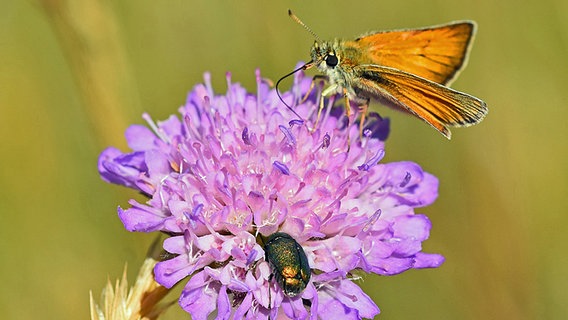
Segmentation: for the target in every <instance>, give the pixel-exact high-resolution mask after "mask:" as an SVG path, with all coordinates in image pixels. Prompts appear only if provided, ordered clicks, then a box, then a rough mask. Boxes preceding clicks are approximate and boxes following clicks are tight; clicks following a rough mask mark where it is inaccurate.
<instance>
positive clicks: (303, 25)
mask: <svg viewBox="0 0 568 320" xmlns="http://www.w3.org/2000/svg"><path fill="white" fill-rule="evenodd" d="M288 15H289V16H290V18H292V20H294V21H296V23H298V24H299V25H301V26H302V27H304V29H306V30H307V31H308V32H309V33H311V35H312V36H314V38H316V40H317V41H319V42H321V39H320V37H318V35H317V34H316V33H315V32H313V31H312V29H310V27H308V26H307V25H306V24H305V23H303V22H302V20H300V18H298V17H296V15H295V14H293V13H292V10H290V9H288Z"/></svg>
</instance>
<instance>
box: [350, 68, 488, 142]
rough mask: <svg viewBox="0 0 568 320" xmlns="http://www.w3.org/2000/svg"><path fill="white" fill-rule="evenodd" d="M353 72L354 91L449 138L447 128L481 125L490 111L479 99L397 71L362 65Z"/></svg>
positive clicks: (352, 84)
mask: <svg viewBox="0 0 568 320" xmlns="http://www.w3.org/2000/svg"><path fill="white" fill-rule="evenodd" d="M354 73H355V75H356V77H355V78H354V81H353V82H352V83H350V85H351V86H352V87H353V88H354V89H355V92H357V93H359V94H361V95H362V96H368V95H370V96H372V97H375V98H378V99H379V100H382V99H386V100H387V101H388V102H390V103H391V104H392V105H393V106H395V107H398V108H402V109H403V110H405V111H408V112H410V113H412V114H414V115H416V116H417V117H419V118H420V119H422V120H424V121H426V122H427V123H429V124H430V125H431V126H433V127H434V128H436V130H438V131H439V132H440V133H442V134H443V135H444V136H446V137H447V138H448V139H450V137H451V132H450V130H449V129H448V126H452V127H466V126H470V125H473V124H476V123H479V122H480V121H481V120H482V119H483V118H484V117H485V115H486V114H487V111H488V110H487V106H486V104H485V102H483V101H482V100H480V99H478V98H476V97H473V96H470V95H468V94H465V93H462V92H459V91H456V90H453V89H450V88H448V87H445V86H443V85H440V84H438V83H435V82H433V81H429V80H427V79H424V78H421V77H417V76H415V75H413V74H410V73H408V72H404V71H401V70H397V69H394V68H389V67H383V66H377V65H360V66H357V67H355V68H354Z"/></svg>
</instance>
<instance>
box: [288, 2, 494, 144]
mask: <svg viewBox="0 0 568 320" xmlns="http://www.w3.org/2000/svg"><path fill="white" fill-rule="evenodd" d="M288 14H289V15H290V17H291V18H292V19H294V20H295V21H296V22H298V23H299V24H300V25H302V26H303V27H304V28H306V29H307V30H308V31H309V32H310V33H312V35H314V37H315V38H316V39H317V40H316V42H315V44H314V45H313V46H312V48H311V58H312V60H311V61H310V62H308V63H307V64H305V65H304V66H303V67H301V68H300V69H303V70H306V69H309V68H312V67H314V66H315V67H317V68H318V69H319V71H321V72H323V73H324V74H325V76H326V78H327V79H328V80H329V84H330V85H329V87H327V88H326V89H324V90H323V92H322V95H323V96H328V95H331V94H333V93H342V94H343V95H344V96H345V99H346V105H347V108H346V109H347V116H349V115H350V108H349V100H352V101H355V102H357V103H361V104H362V105H367V104H368V102H369V99H370V98H374V99H377V100H379V101H380V102H383V103H384V104H386V105H388V106H392V107H395V108H398V109H402V110H404V111H407V112H409V113H411V114H413V115H415V116H417V117H418V118H420V119H422V120H424V121H426V122H427V123H428V124H430V125H431V126H432V127H434V128H435V129H436V130H438V131H439V132H440V133H442V134H443V135H444V136H445V137H446V138H448V139H450V138H451V132H450V130H449V129H448V126H451V127H466V126H470V125H473V124H476V123H479V122H480V121H481V120H482V119H483V118H484V117H485V115H486V114H487V111H488V110H487V106H486V104H485V102H483V101H482V100H480V99H478V98H476V97H473V96H471V95H468V94H466V93H463V92H459V91H456V90H453V89H450V88H449V87H447V85H449V84H450V82H451V81H452V80H453V79H455V78H456V77H457V75H458V74H459V71H460V70H461V69H463V68H464V67H465V64H466V61H467V55H468V53H469V49H470V47H471V42H472V40H473V36H474V34H475V28H476V27H475V23H474V22H473V21H462V22H452V23H449V24H446V25H441V26H434V27H427V28H422V29H408V30H395V31H384V32H377V33H373V34H369V35H364V36H361V37H359V38H357V39H355V40H339V39H335V40H333V41H321V40H319V38H318V37H317V36H316V35H315V34H314V33H313V32H312V31H311V30H310V29H309V28H308V27H307V26H306V25H305V24H304V23H303V22H301V21H300V20H299V19H298V18H297V17H296V16H295V15H294V14H293V13H292V12H291V11H290V10H289V11H288ZM300 69H298V70H300ZM295 71H297V70H295ZM320 108H321V107H320ZM320 111H321V110H320ZM363 115H364V114H363Z"/></svg>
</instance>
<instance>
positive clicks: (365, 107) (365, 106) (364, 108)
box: [359, 98, 371, 139]
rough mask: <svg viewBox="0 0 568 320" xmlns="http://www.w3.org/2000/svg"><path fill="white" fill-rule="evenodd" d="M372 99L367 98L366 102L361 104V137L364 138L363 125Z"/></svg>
mask: <svg viewBox="0 0 568 320" xmlns="http://www.w3.org/2000/svg"><path fill="white" fill-rule="evenodd" d="M370 101H371V100H370V99H368V98H367V99H366V100H365V103H364V104H362V105H361V107H360V108H361V120H360V122H359V138H360V139H363V126H364V124H365V119H366V118H367V113H368V111H369V102H370Z"/></svg>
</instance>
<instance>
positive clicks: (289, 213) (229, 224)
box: [98, 71, 444, 319]
mask: <svg viewBox="0 0 568 320" xmlns="http://www.w3.org/2000/svg"><path fill="white" fill-rule="evenodd" d="M256 79H257V87H258V88H257V93H256V94H251V93H247V92H246V90H245V89H243V88H242V87H241V86H240V85H239V84H235V83H232V82H231V77H230V75H227V82H228V91H227V93H226V94H225V95H216V94H215V93H214V92H213V89H212V87H211V82H210V76H209V74H206V75H205V84H199V85H197V86H196V87H195V88H194V89H193V90H192V91H191V92H190V93H189V95H188V98H187V101H186V103H185V105H183V106H182V107H181V108H180V109H179V112H180V113H181V117H180V118H178V117H176V116H171V117H170V118H168V119H167V120H165V121H163V122H157V123H155V122H154V121H153V120H152V119H151V118H150V117H149V116H148V115H146V114H145V115H144V118H145V119H146V121H147V122H148V123H149V126H150V127H151V129H152V130H150V129H148V128H147V127H145V126H140V125H134V126H131V127H130V128H129V129H128V130H127V132H126V139H127V141H128V145H129V147H130V148H131V149H132V152H128V153H123V152H121V151H119V150H117V149H115V148H108V149H107V150H105V151H104V152H103V153H102V154H101V156H100V158H99V164H98V166H99V172H100V174H101V177H102V178H103V179H104V180H106V181H108V182H111V183H115V184H120V185H124V186H127V187H130V188H134V189H137V190H139V191H141V192H142V193H143V194H145V195H147V196H148V198H149V200H148V201H147V202H146V203H139V202H136V201H134V200H131V201H130V205H131V206H130V207H129V208H126V209H123V208H120V207H119V208H118V215H119V217H120V219H121V220H122V222H123V224H124V226H125V228H126V229H127V230H129V231H137V232H154V231H160V232H163V233H166V234H167V235H169V237H168V238H167V239H166V240H165V241H164V243H163V248H164V249H165V250H166V251H167V252H169V253H171V254H172V255H173V256H174V257H173V258H170V259H168V260H164V261H161V262H159V263H158V264H157V265H156V267H155V269H154V274H155V278H156V281H157V282H158V283H160V284H161V285H163V286H165V287H166V288H171V287H172V286H174V285H175V284H177V283H179V282H182V281H184V282H185V287H184V288H183V290H182V294H181V296H180V298H179V304H180V305H181V307H182V308H183V309H184V310H186V311H187V312H189V313H190V314H191V315H192V317H193V319H206V318H208V316H210V315H211V314H212V313H214V312H216V315H217V317H218V318H219V319H228V318H233V319H243V318H246V319H251V318H255V319H268V318H270V319H276V318H278V317H280V316H287V317H289V318H292V319H307V318H310V319H316V318H322V319H326V318H328V316H329V317H335V318H342V319H343V318H351V319H360V318H373V317H374V316H375V315H376V314H378V313H379V309H378V307H377V305H376V304H375V303H374V302H373V301H372V300H371V299H370V298H369V296H368V295H366V294H365V293H364V292H363V291H362V290H361V288H360V287H359V286H358V285H357V284H356V283H355V282H354V280H356V279H357V276H356V275H355V274H354V272H356V271H358V270H363V271H365V272H372V273H376V274H380V275H394V274H398V273H401V272H403V271H406V270H408V269H413V268H414V269H418V268H430V267H438V266H440V265H441V264H442V262H443V260H444V258H443V257H442V256H440V255H438V254H428V253H423V252H422V247H421V245H422V241H424V240H426V239H427V238H428V236H429V231H430V227H431V224H430V221H429V220H428V218H427V217H426V216H425V215H421V214H415V213H414V208H418V207H423V206H427V205H429V204H431V203H432V202H433V201H434V200H435V198H436V197H437V188H438V180H437V179H436V178H435V177H434V176H433V175H431V174H428V173H426V172H424V171H423V170H422V169H421V168H420V166H418V165H417V164H415V163H412V162H393V163H380V160H381V159H382V158H383V155H384V140H385V138H386V135H387V133H388V125H389V123H388V120H384V119H381V118H380V117H378V115H376V114H371V115H370V116H369V117H368V118H369V119H370V120H368V121H367V123H366V124H365V128H364V130H363V135H362V136H360V133H359V124H354V123H352V121H347V119H346V117H345V113H344V110H343V108H342V107H341V106H336V105H335V103H334V102H335V97H331V98H330V99H329V100H327V106H326V108H325V110H324V112H323V114H322V115H321V119H319V121H317V126H316V125H315V123H316V118H317V113H318V112H317V109H318V108H317V106H318V105H319V104H318V102H319V96H320V95H319V94H318V93H317V92H312V93H310V94H309V96H308V97H307V99H305V101H302V100H303V99H302V97H304V96H305V95H306V93H307V92H308V91H309V90H310V89H309V88H310V84H311V81H312V80H311V79H310V78H306V77H305V76H304V75H303V73H301V72H300V73H297V74H296V76H295V78H294V84H293V87H292V89H291V90H290V91H289V92H285V93H284V94H283V95H282V97H283V100H284V101H286V103H287V104H288V105H295V107H294V110H295V111H296V112H297V114H298V115H300V117H301V118H302V120H299V119H294V115H293V114H292V113H291V112H290V110H287V109H286V107H284V106H283V104H282V102H281V101H280V100H279V98H278V96H277V94H276V91H275V90H273V89H270V87H269V86H268V84H267V83H266V82H265V81H263V80H262V79H261V77H260V72H258V71H257V73H256ZM291 119H292V120H291ZM349 141H350V142H349ZM277 232H282V233H286V234H288V235H290V237H291V238H292V239H294V240H295V241H296V242H297V243H298V244H299V245H300V246H301V248H300V249H301V250H303V251H304V252H305V254H306V257H307V260H308V263H309V268H310V269H311V272H312V274H311V278H309V277H308V278H307V279H309V283H307V286H306V287H305V289H304V290H303V291H301V292H300V293H299V294H298V295H296V296H289V295H286V294H284V292H283V290H282V288H280V287H279V285H278V281H276V280H275V277H274V273H275V272H279V271H282V270H272V269H273V268H271V265H270V264H269V263H268V261H267V257H266V256H265V250H264V241H266V239H267V238H268V237H269V236H270V235H272V234H274V233H277ZM302 289H303V288H302Z"/></svg>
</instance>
